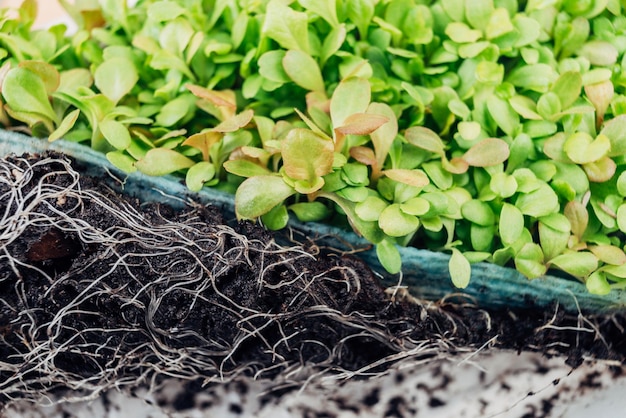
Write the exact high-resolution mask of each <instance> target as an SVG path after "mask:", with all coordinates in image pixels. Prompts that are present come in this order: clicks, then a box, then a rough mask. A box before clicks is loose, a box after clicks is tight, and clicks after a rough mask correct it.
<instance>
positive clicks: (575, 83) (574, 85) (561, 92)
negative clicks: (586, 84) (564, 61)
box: [551, 71, 583, 109]
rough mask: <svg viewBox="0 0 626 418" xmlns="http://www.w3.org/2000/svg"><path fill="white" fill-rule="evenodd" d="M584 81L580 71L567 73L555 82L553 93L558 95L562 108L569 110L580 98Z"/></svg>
mask: <svg viewBox="0 0 626 418" xmlns="http://www.w3.org/2000/svg"><path fill="white" fill-rule="evenodd" d="M582 87H583V79H582V77H581V75H580V73H579V72H578V71H566V72H564V73H563V74H561V75H560V76H559V78H558V79H557V80H556V81H555V82H554V85H553V86H552V89H551V91H552V92H553V93H555V94H556V95H557V97H558V98H559V101H560V103H561V108H563V109H567V108H569V107H570V106H571V105H573V104H574V102H575V101H576V100H578V97H579V96H580V91H581V89H582Z"/></svg>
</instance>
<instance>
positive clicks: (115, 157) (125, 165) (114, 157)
mask: <svg viewBox="0 0 626 418" xmlns="http://www.w3.org/2000/svg"><path fill="white" fill-rule="evenodd" d="M106 157H107V160H109V162H110V163H111V164H113V165H114V166H115V167H117V168H119V169H120V170H122V171H123V172H125V173H134V172H135V171H137V167H135V162H136V160H135V159H134V158H133V157H131V156H130V155H128V154H126V153H125V152H122V151H111V152H108V153H107V154H106Z"/></svg>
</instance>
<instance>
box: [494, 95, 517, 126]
mask: <svg viewBox="0 0 626 418" xmlns="http://www.w3.org/2000/svg"><path fill="white" fill-rule="evenodd" d="M487 109H489V114H490V115H491V117H492V118H493V120H495V121H496V123H497V124H498V126H499V127H500V129H502V131H503V132H504V133H505V134H507V135H509V136H513V135H514V134H515V132H516V130H517V128H518V126H519V124H520V121H519V115H518V114H517V113H516V112H515V110H513V107H511V105H510V104H509V103H508V102H507V101H506V100H504V99H501V98H499V97H498V96H496V95H493V96H491V97H490V98H489V99H488V100H487Z"/></svg>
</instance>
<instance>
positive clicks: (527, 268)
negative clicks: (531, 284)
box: [515, 243, 547, 279]
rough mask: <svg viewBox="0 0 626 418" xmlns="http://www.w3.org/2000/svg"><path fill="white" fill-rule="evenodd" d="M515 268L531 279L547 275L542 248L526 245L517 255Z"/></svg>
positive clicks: (530, 244) (531, 244)
mask: <svg viewBox="0 0 626 418" xmlns="http://www.w3.org/2000/svg"><path fill="white" fill-rule="evenodd" d="M515 268H516V269H517V270H518V271H519V272H520V273H522V274H523V275H524V276H526V277H528V278H529V279H535V278H537V277H541V276H543V275H544V274H546V270H547V268H546V266H545V264H544V262H543V252H542V251H541V247H539V245H537V244H534V243H527V244H525V245H524V246H523V247H522V248H521V249H520V251H519V252H518V253H517V254H516V255H515Z"/></svg>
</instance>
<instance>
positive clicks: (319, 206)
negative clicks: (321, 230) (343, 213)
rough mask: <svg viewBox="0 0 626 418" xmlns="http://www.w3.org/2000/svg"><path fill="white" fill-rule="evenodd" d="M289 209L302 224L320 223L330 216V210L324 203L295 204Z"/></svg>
mask: <svg viewBox="0 0 626 418" xmlns="http://www.w3.org/2000/svg"><path fill="white" fill-rule="evenodd" d="M288 209H289V210H291V211H292V212H293V213H295V214H296V216H297V217H298V219H299V220H300V221H302V222H318V221H321V220H322V219H324V218H326V217H327V216H328V215H329V214H330V210H329V209H328V207H327V206H326V205H325V204H323V203H322V202H300V203H294V204H293V205H290V206H289V208H288Z"/></svg>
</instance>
